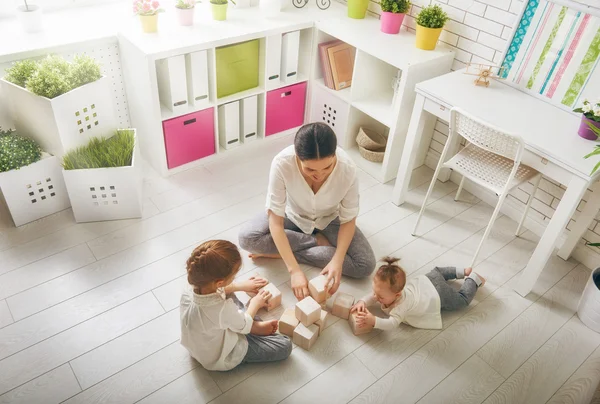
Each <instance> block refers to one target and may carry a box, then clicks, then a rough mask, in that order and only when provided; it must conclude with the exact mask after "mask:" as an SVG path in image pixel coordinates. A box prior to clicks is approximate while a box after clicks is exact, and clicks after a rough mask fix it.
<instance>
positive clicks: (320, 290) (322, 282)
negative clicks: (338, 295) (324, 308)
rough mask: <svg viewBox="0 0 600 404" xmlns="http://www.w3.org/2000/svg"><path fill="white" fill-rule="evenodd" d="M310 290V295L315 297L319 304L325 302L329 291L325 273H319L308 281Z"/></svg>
mask: <svg viewBox="0 0 600 404" xmlns="http://www.w3.org/2000/svg"><path fill="white" fill-rule="evenodd" d="M308 290H309V291H310V296H311V297H312V298H313V299H315V301H316V302H317V303H319V304H323V303H325V302H326V301H327V292H328V291H329V288H328V285H327V277H326V276H325V275H319V276H317V277H316V278H313V279H311V280H310V282H308Z"/></svg>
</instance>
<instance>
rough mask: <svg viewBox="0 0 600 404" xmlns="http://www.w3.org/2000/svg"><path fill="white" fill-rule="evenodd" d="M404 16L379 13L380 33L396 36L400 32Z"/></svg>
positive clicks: (385, 12)
mask: <svg viewBox="0 0 600 404" xmlns="http://www.w3.org/2000/svg"><path fill="white" fill-rule="evenodd" d="M404 15H405V14H396V13H390V12H387V11H384V12H383V13H381V32H385V33H386V34H397V33H398V32H400V27H401V26H402V21H403V20H404Z"/></svg>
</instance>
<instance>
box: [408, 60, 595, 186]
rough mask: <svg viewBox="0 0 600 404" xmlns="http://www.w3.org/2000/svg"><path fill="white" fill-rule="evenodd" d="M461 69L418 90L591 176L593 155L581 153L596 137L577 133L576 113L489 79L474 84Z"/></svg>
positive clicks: (537, 151)
mask: <svg viewBox="0 0 600 404" xmlns="http://www.w3.org/2000/svg"><path fill="white" fill-rule="evenodd" d="M474 79H475V78H474V77H473V76H470V75H466V74H464V69H463V70H458V71H456V72H452V73H448V74H445V75H443V76H439V77H436V78H433V79H430V80H427V81H424V82H421V83H419V84H417V86H416V91H417V92H418V93H421V94H423V95H425V96H426V97H432V98H435V99H437V100H438V101H441V102H442V103H444V104H446V105H447V106H450V107H460V108H462V109H464V110H465V111H467V112H469V113H470V114H472V115H475V116H477V117H479V119H482V120H483V121H486V122H489V123H490V124H492V125H494V126H496V127H498V128H501V129H502V130H504V131H507V132H509V133H514V134H517V135H519V136H521V137H522V138H523V140H524V142H525V146H526V148H527V149H529V150H531V151H533V152H534V153H535V154H538V155H541V156H543V157H546V158H547V159H548V160H550V161H553V162H555V163H558V164H559V165H561V166H563V167H565V168H567V169H568V170H569V171H571V172H573V173H574V174H576V175H578V176H579V177H582V178H584V179H590V173H591V171H592V168H593V167H594V165H595V164H596V163H597V160H596V159H593V158H592V159H584V158H583V156H585V155H586V154H588V153H590V152H591V151H592V150H593V149H594V146H595V145H596V143H595V142H591V141H589V140H585V139H583V138H581V137H579V136H578V135H577V129H578V128H579V122H580V117H579V116H576V115H574V114H571V113H569V112H568V111H565V110H562V109H560V108H558V107H556V106H554V105H551V104H549V103H547V102H544V101H543V100H540V99H539V98H536V97H533V96H531V95H529V94H526V93H524V92H522V91H519V90H518V89H516V88H514V87H511V86H509V85H507V84H504V83H502V82H501V81H498V80H493V81H492V83H491V84H490V86H489V87H481V86H476V85H475V84H474V83H473V81H474Z"/></svg>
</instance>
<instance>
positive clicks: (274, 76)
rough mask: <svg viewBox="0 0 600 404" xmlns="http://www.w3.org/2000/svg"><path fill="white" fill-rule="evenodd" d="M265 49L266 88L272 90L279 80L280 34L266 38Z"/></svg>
mask: <svg viewBox="0 0 600 404" xmlns="http://www.w3.org/2000/svg"><path fill="white" fill-rule="evenodd" d="M266 48H267V50H266V67H265V69H266V71H267V88H273V87H276V86H277V84H279V83H280V80H281V77H280V76H281V34H277V35H271V36H268V37H267V43H266Z"/></svg>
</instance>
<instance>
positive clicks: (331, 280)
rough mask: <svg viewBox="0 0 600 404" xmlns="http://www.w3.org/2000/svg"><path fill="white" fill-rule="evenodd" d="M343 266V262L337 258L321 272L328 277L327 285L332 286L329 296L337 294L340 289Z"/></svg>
mask: <svg viewBox="0 0 600 404" xmlns="http://www.w3.org/2000/svg"><path fill="white" fill-rule="evenodd" d="M342 264H343V262H339V261H338V260H337V259H336V258H335V257H334V258H333V259H332V260H331V261H330V262H329V264H327V266H326V267H325V268H323V270H322V271H321V275H327V282H326V283H325V284H326V285H331V287H330V288H329V294H330V295H333V294H334V293H335V292H337V290H338V288H339V287H340V282H341V281H342Z"/></svg>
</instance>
